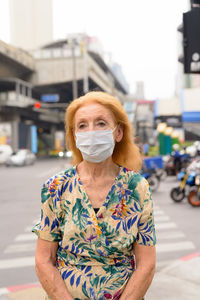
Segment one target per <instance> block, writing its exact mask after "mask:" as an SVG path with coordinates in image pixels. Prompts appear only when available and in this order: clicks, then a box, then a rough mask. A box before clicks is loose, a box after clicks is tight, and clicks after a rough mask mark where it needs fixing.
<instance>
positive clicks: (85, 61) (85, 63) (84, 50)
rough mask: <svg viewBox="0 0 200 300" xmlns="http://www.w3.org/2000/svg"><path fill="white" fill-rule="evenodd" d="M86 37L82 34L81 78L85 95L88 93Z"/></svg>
mask: <svg viewBox="0 0 200 300" xmlns="http://www.w3.org/2000/svg"><path fill="white" fill-rule="evenodd" d="M87 48H88V45H87V36H86V34H84V37H83V49H82V51H83V66H84V77H83V92H84V94H86V93H87V92H88V91H89V84H88V53H87V50H88V49H87Z"/></svg>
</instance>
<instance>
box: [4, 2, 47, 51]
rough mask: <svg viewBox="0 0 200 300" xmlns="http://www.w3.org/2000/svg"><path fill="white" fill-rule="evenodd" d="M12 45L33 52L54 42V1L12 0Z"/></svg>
mask: <svg viewBox="0 0 200 300" xmlns="http://www.w3.org/2000/svg"><path fill="white" fill-rule="evenodd" d="M10 31H11V32H10V37H11V41H10V42H11V44H13V45H15V46H17V47H20V48H23V49H25V50H33V49H36V48H38V47H41V45H44V44H46V43H49V42H52V40H53V16H52V0H10Z"/></svg>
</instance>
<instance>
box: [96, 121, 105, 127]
mask: <svg viewBox="0 0 200 300" xmlns="http://www.w3.org/2000/svg"><path fill="white" fill-rule="evenodd" d="M98 125H99V126H100V127H104V126H105V125H106V124H105V122H98Z"/></svg>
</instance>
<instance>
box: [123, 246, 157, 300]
mask: <svg viewBox="0 0 200 300" xmlns="http://www.w3.org/2000/svg"><path fill="white" fill-rule="evenodd" d="M134 254H135V258H136V270H135V271H134V272H133V274H132V276H131V278H130V279H129V281H128V283H127V285H126V287H125V289H124V291H123V293H122V295H121V297H120V300H142V298H143V297H144V296H145V294H146V291H147V289H148V288H149V286H150V284H151V282H152V280H153V276H154V273H155V261H156V250H155V246H144V245H138V244H137V243H135V244H134Z"/></svg>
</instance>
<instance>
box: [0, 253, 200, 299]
mask: <svg viewBox="0 0 200 300" xmlns="http://www.w3.org/2000/svg"><path fill="white" fill-rule="evenodd" d="M44 295H45V293H44V291H43V289H42V288H41V286H40V285H39V283H35V284H29V285H24V286H17V287H8V288H4V289H0V300H10V299H12V300H44ZM180 297H181V300H199V299H200V252H198V253H193V254H191V255H189V256H186V257H183V258H181V259H180V260H177V261H176V262H174V263H172V264H171V265H169V266H168V267H166V268H164V269H162V270H161V271H159V272H157V273H156V274H155V277H154V280H153V283H152V285H151V287H150V289H149V291H148V292H147V295H146V297H145V300H177V299H180Z"/></svg>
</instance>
